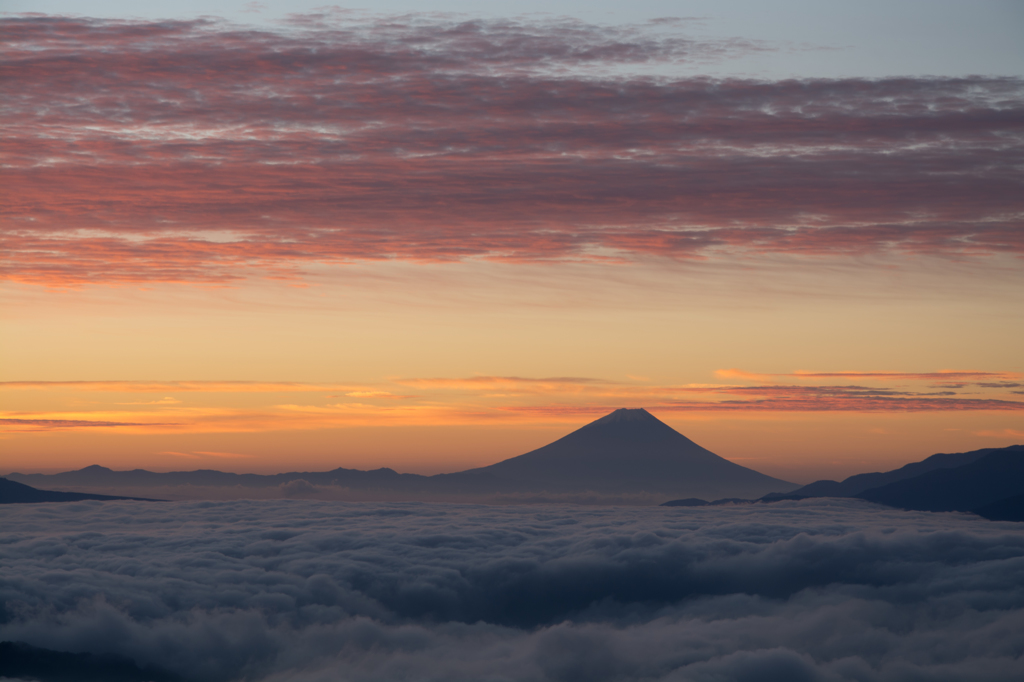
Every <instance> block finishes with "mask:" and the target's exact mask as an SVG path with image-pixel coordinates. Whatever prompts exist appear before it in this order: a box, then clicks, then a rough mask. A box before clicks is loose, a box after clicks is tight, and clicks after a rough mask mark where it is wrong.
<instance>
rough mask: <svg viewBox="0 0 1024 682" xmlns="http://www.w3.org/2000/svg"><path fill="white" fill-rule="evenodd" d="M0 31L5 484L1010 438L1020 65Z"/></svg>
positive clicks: (81, 26) (386, 33)
mask: <svg viewBox="0 0 1024 682" xmlns="http://www.w3.org/2000/svg"><path fill="white" fill-rule="evenodd" d="M3 21H4V22H6V24H7V29H8V31H9V32H10V34H11V35H12V36H14V39H13V42H12V45H13V46H14V47H13V48H12V50H11V54H10V56H9V57H8V58H7V59H8V68H10V65H11V64H14V63H15V62H16V65H15V67H16V69H17V71H13V72H12V73H14V76H12V78H13V83H14V87H12V88H11V89H10V90H9V92H17V93H18V97H9V98H8V100H7V104H6V106H7V111H8V112H9V113H8V114H7V115H6V116H5V120H6V121H8V122H9V125H8V128H9V133H8V138H9V142H8V144H7V145H6V149H5V150H4V152H3V153H4V156H5V160H4V163H5V167H4V168H5V170H4V172H5V178H6V180H5V183H4V186H5V189H4V190H3V192H4V197H3V199H4V201H3V204H4V206H5V208H4V212H3V215H2V220H3V221H4V223H3V225H4V228H3V230H4V243H5V248H4V251H5V254H6V255H5V256H4V263H3V273H4V281H3V282H2V284H0V295H2V297H3V302H4V303H3V306H2V309H0V324H2V334H0V357H2V358H3V360H2V365H0V448H2V458H0V474H2V473H7V472H11V471H21V472H23V473H24V472H30V471H51V470H58V469H59V470H63V469H70V468H79V467H81V466H86V465H88V464H94V463H97V464H102V465H105V466H109V467H112V468H118V469H121V468H147V469H153V470H182V469H195V468H216V469H221V470H226V471H258V472H272V471H285V470H325V469H330V468H334V467H337V466H345V467H355V468H376V467H380V466H389V467H392V468H395V469H397V470H399V471H410V472H419V473H436V472H441V471H454V470H459V469H464V468H469V467H472V466H480V465H485V464H489V463H492V462H495V461H498V460H500V459H504V458H506V457H510V456H514V455H517V454H521V453H523V452H526V451H527V450H530V449H533V448H535V447H538V446H540V445H543V444H545V443H547V442H550V441H551V440H553V439H555V438H557V437H560V436H561V435H564V434H565V433H568V432H569V431H571V430H573V429H575V428H578V427H579V426H581V425H583V424H585V423H587V422H588V421H591V420H593V419H596V418H597V417H599V416H601V415H603V414H605V413H607V412H609V411H611V410H613V409H615V408H618V407H645V408H647V409H648V410H649V411H651V412H652V413H653V414H654V415H655V416H657V417H658V418H660V419H662V420H663V421H665V422H666V423H668V424H670V425H672V426H673V427H675V428H677V429H678V430H679V431H681V432H682V433H684V434H685V435H687V436H688V437H690V438H691V439H693V440H695V441H696V442H698V443H699V444H701V445H703V446H704V447H707V448H709V449H711V450H712V451H714V452H717V453H718V454H720V455H722V456H724V457H727V458H729V459H731V460H733V461H736V462H738V463H741V464H744V465H746V466H750V467H752V468H755V469H757V470H759V471H762V472H764V473H768V474H770V475H773V476H778V477H780V478H784V479H788V480H792V481H795V482H808V481H810V480H815V479H818V478H824V477H828V478H842V477H844V476H847V475H850V474H853V473H858V472H861V471H870V470H879V469H890V468H895V467H897V466H901V465H902V464H904V463H906V462H908V461H913V460H918V459H922V458H923V457H925V456H928V455H930V454H933V453H935V452H940V451H946V452H951V451H963V450H970V449H976V448H981V447H996V446H1005V445H1010V444H1013V443H1020V442H1024V353H1022V352H1021V347H1022V344H1021V339H1022V338H1024V268H1022V260H1021V257H1022V254H1024V224H1022V222H1021V220H1022V218H1021V216H1022V215H1024V201H1022V199H1021V197H1022V196H1024V191H1022V187H1021V184H1022V183H1021V181H1020V180H1021V178H1020V170H1019V169H1020V167H1021V166H1020V162H1021V150H1022V149H1024V144H1022V142H1024V123H1022V121H1024V97H1022V94H1024V87H1022V83H1021V81H1020V80H1019V79H1007V78H988V79H986V78H984V77H976V78H973V79H964V78H942V77H919V78H905V79H891V80H886V79H874V80H867V79H857V78H837V79H832V80H825V79H817V80H807V81H803V82H800V83H797V82H796V81H793V80H764V79H762V80H753V79H748V80H741V79H736V80H712V79H706V78H700V77H688V78H679V79H675V80H673V79H669V78H665V77H663V76H658V77H653V76H649V75H647V76H645V75H643V74H640V75H636V74H633V73H632V72H631V71H630V70H631V69H632V70H638V69H639V70H642V69H643V68H646V67H648V66H651V67H652V68H653V67H657V68H658V69H662V71H663V70H664V69H665V68H666V65H671V64H672V63H673V60H678V59H684V58H689V56H691V55H693V54H695V53H697V54H699V56H701V58H703V59H718V58H721V56H722V55H728V54H731V53H733V52H735V53H744V51H749V50H750V49H754V48H751V47H750V45H746V44H744V43H743V42H742V41H733V42H728V41H726V42H713V43H712V42H709V43H707V44H704V43H701V42H700V41H689V42H687V41H683V40H681V39H680V40H678V41H676V42H673V40H675V39H674V38H672V37H671V36H668V37H666V35H662V34H658V35H654V34H653V33H652V34H650V35H648V33H650V31H654V30H655V29H652V28H650V27H648V28H638V27H633V28H630V29H629V30H625V29H622V28H614V27H602V26H597V25H591V24H586V23H582V22H578V23H576V24H572V25H569V24H565V23H562V24H559V23H558V22H548V21H547V20H544V19H537V20H536V21H534V22H533V23H519V24H514V23H513V24H509V23H501V22H492V23H487V22H482V23H480V24H478V25H476V26H475V27H469V28H467V27H465V26H462V27H459V29H458V30H449V29H451V26H448V25H445V21H446V20H445V19H438V18H436V17H427V16H424V17H421V18H419V19H418V20H415V21H413V20H408V22H407V23H406V24H402V23H401V22H397V21H390V22H384V21H379V22H377V21H376V20H372V19H358V20H352V19H351V18H345V19H342V18H338V17H330V16H319V15H318V16H316V17H314V16H312V15H310V16H308V17H306V18H305V19H303V20H301V21H300V20H295V21H293V22H292V24H290V25H287V26H282V27H280V28H278V29H269V28H263V29H260V30H259V31H255V30H254V31H251V32H248V33H246V32H237V31H232V30H230V27H228V26H226V25H222V24H218V23H217V22H216V21H212V20H203V21H198V20H197V21H194V22H189V21H180V22H162V23H147V22H146V21H143V20H134V21H114V20H100V19H95V20H89V19H83V18H68V17H52V16H51V17H45V16H43V17H21V18H17V17H8V18H5V19H3ZM546 22H547V23H546ZM657 30H663V29H661V28H658V29H657ZM664 30H669V29H664ZM524 36H527V37H528V38H529V40H528V41H525V42H524V40H525V38H524ZM410 45H420V46H421V47H420V48H413V47H410ZM481 45H482V47H481ZM314 48H316V49H314ZM757 49H771V48H770V47H764V46H760V47H757ZM594 55H597V56H594ZM659 73H661V72H659ZM72 82H73V83H75V84H76V87H75V89H74V92H73V93H72V92H71V91H70V90H68V84H69V83H72Z"/></svg>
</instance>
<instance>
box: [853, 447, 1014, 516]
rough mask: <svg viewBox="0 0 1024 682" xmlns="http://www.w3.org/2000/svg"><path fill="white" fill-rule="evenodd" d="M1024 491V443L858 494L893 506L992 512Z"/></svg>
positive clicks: (1006, 505) (1010, 504)
mask: <svg viewBox="0 0 1024 682" xmlns="http://www.w3.org/2000/svg"><path fill="white" fill-rule="evenodd" d="M1020 495H1024V447H1021V446H1013V447H1009V448H1003V449H1000V450H996V451H994V452H990V453H988V454H987V455H985V456H984V457H982V458H981V459H978V460H976V461H974V462H971V463H970V464H965V465H963V466H960V467H956V468H954V469H937V470H935V471H929V472H927V473H924V474H921V475H920V476H916V477H914V478H908V479H904V480H902V481H896V482H895V483H890V484H888V485H884V486H881V487H878V488H872V489H870V490H865V491H864V492H862V493H859V494H858V495H857V497H859V498H861V499H864V500H868V501H870V502H878V503H880V504H885V505H888V506H890V507H899V508H901V509H916V510H920V511H977V510H981V509H984V508H986V507H988V506H990V505H996V504H997V503H1000V502H1005V503H1006V504H1004V505H998V506H996V507H994V509H993V510H992V511H990V513H998V510H1001V509H1002V508H1003V507H1009V506H1012V504H1013V502H1012V498H1015V497H1017V496H1020Z"/></svg>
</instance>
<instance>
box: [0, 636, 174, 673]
mask: <svg viewBox="0 0 1024 682" xmlns="http://www.w3.org/2000/svg"><path fill="white" fill-rule="evenodd" d="M4 677H13V678H21V679H30V680H39V682H179V680H180V678H179V677H177V676H176V675H173V674H171V673H169V672H166V671H163V670H160V669H158V668H154V667H152V666H145V667H139V665H138V664H137V663H136V662H135V661H133V660H131V659H130V658H126V657H124V656H118V655H116V654H89V653H81V654H75V653H70V652H67V651H54V650H52V649H42V648H40V647H35V646H31V645H29V644H25V643H24V642H0V678H4Z"/></svg>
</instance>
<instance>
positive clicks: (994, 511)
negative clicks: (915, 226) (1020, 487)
mask: <svg viewBox="0 0 1024 682" xmlns="http://www.w3.org/2000/svg"><path fill="white" fill-rule="evenodd" d="M972 511H974V513H975V514H977V515H978V516H981V517H983V518H986V519H988V520H989V521H1024V495H1014V496H1013V497H1007V498H1005V499H1002V500H998V501H996V502H992V503H991V504H986V505H983V506H981V507H978V508H977V509H974V510H972Z"/></svg>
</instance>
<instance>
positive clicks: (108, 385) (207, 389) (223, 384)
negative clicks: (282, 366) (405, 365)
mask: <svg viewBox="0 0 1024 682" xmlns="http://www.w3.org/2000/svg"><path fill="white" fill-rule="evenodd" d="M0 390H43V391H50V390H74V391H100V392H115V393H165V392H169V391H175V392H188V393H191V392H202V393H290V392H325V391H342V390H343V391H353V390H360V387H358V386H356V385H354V384H331V383H323V384H315V383H303V382H298V381H138V380H133V381H0ZM165 400H167V399H166V398H165ZM153 404H156V403H153Z"/></svg>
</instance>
